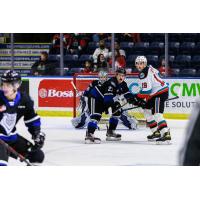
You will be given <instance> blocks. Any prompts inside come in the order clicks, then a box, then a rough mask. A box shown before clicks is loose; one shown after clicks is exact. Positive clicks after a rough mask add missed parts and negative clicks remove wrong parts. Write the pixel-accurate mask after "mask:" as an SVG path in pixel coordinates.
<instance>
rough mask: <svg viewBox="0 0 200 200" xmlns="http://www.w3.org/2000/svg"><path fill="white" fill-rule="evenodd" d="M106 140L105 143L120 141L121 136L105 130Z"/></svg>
mask: <svg viewBox="0 0 200 200" xmlns="http://www.w3.org/2000/svg"><path fill="white" fill-rule="evenodd" d="M106 140H107V141H120V140H121V135H120V134H117V133H115V131H114V130H107V133H106Z"/></svg>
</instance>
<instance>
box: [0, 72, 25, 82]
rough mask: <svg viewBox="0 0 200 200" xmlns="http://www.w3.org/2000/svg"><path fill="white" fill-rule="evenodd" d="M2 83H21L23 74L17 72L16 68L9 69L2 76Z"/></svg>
mask: <svg viewBox="0 0 200 200" xmlns="http://www.w3.org/2000/svg"><path fill="white" fill-rule="evenodd" d="M1 83H12V84H15V83H18V84H19V85H20V84H21V76H20V75H19V74H18V73H17V72H15V71H14V70H7V71H6V72H5V73H4V74H3V75H2V76H1Z"/></svg>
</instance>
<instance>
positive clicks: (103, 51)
mask: <svg viewBox="0 0 200 200" xmlns="http://www.w3.org/2000/svg"><path fill="white" fill-rule="evenodd" d="M99 54H103V55H104V57H105V59H107V58H108V49H107V48H106V47H105V42H104V40H100V41H99V48H96V49H95V51H94V54H93V56H92V57H93V61H94V64H97V58H98V56H99Z"/></svg>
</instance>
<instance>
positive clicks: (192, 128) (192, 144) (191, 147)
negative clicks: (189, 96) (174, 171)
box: [180, 99, 200, 166]
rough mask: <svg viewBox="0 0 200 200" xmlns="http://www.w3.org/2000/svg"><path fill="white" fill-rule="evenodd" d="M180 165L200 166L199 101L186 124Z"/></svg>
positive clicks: (199, 100)
mask: <svg viewBox="0 0 200 200" xmlns="http://www.w3.org/2000/svg"><path fill="white" fill-rule="evenodd" d="M180 165H184V166H198V165H200V99H198V100H197V102H196V103H195V106H194V108H193V110H192V113H191V117H190V120H189V122H188V126H187V130H186V137H185V143H184V146H183V147H182V149H181V152H180Z"/></svg>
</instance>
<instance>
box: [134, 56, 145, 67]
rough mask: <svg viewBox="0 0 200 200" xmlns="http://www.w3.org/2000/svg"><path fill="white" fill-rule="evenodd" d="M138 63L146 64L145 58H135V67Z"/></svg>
mask: <svg viewBox="0 0 200 200" xmlns="http://www.w3.org/2000/svg"><path fill="white" fill-rule="evenodd" d="M138 63H144V64H147V58H146V57H145V56H137V58H136V59H135V65H136V64H138Z"/></svg>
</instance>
